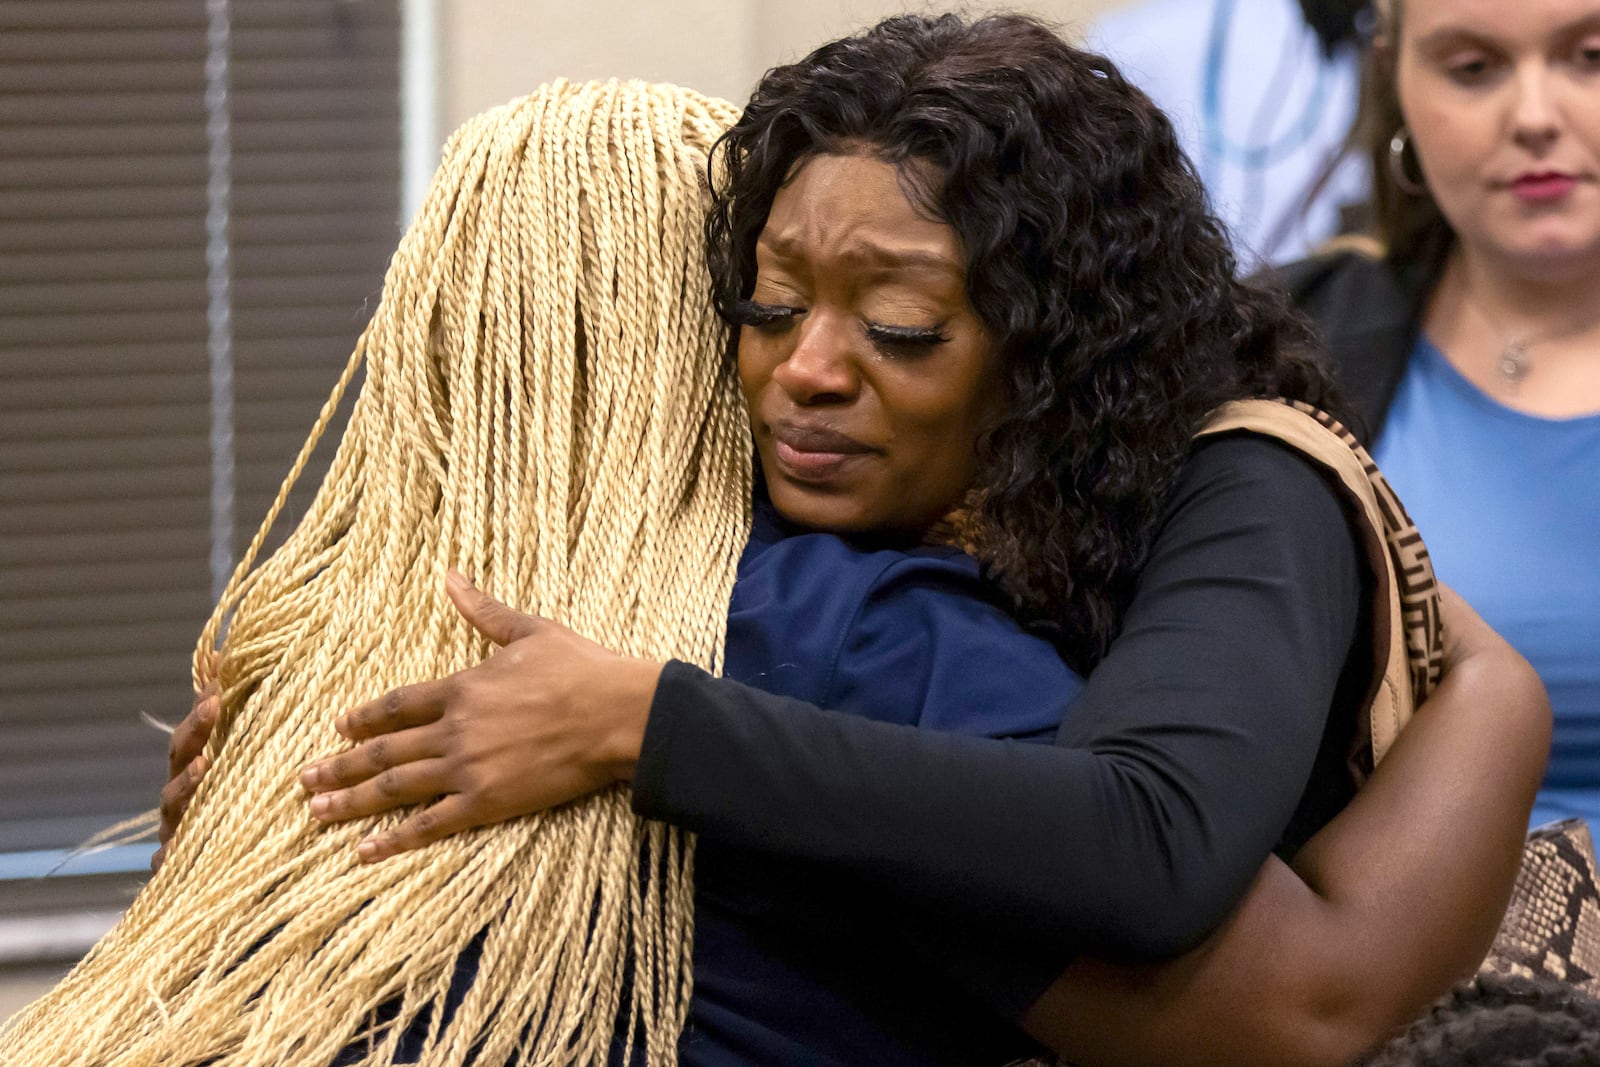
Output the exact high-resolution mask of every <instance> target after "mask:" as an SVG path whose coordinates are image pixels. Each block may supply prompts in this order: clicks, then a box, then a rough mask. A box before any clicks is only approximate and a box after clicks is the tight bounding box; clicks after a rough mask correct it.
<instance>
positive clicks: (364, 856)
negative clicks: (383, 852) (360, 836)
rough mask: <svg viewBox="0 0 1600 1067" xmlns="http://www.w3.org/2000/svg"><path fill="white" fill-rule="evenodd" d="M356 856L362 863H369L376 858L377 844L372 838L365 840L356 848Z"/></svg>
mask: <svg viewBox="0 0 1600 1067" xmlns="http://www.w3.org/2000/svg"><path fill="white" fill-rule="evenodd" d="M356 855H358V856H360V857H361V862H362V863H371V862H372V861H373V860H375V859H377V858H378V842H377V840H376V839H374V838H371V837H369V838H367V839H366V840H365V841H363V842H361V844H359V845H357V846H356Z"/></svg>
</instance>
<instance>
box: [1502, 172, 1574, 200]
mask: <svg viewBox="0 0 1600 1067" xmlns="http://www.w3.org/2000/svg"><path fill="white" fill-rule="evenodd" d="M1580 180H1581V176H1580V175H1577V174H1572V173H1569V172H1567V171H1564V170H1530V171H1525V172H1523V173H1522V174H1519V175H1517V176H1516V177H1515V178H1513V179H1511V180H1510V181H1509V182H1507V183H1506V186H1505V187H1506V188H1508V189H1510V190H1511V191H1512V192H1513V193H1516V194H1517V195H1518V196H1520V197H1522V198H1523V199H1525V200H1552V199H1556V198H1558V197H1562V196H1565V195H1566V194H1567V193H1569V192H1571V191H1572V189H1573V187H1574V186H1576V185H1577V184H1578V182H1579V181H1580Z"/></svg>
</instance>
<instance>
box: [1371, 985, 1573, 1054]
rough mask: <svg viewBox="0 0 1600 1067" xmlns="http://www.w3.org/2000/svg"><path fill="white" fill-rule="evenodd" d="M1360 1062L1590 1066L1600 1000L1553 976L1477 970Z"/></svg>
mask: <svg viewBox="0 0 1600 1067" xmlns="http://www.w3.org/2000/svg"><path fill="white" fill-rule="evenodd" d="M1361 1064H1362V1067H1474V1065H1478V1064H1482V1065H1483V1067H1489V1065H1491V1064H1492V1065H1493V1067H1594V1065H1595V1064H1600V1000H1596V999H1595V998H1594V997H1591V996H1589V995H1588V994H1586V993H1584V992H1583V991H1582V990H1580V989H1577V988H1576V987H1574V986H1571V985H1568V984H1567V983H1565V982H1562V981H1558V980H1557V979H1554V978H1549V977H1540V978H1518V977H1512V976H1509V975H1498V974H1482V975H1479V976H1478V977H1477V978H1475V979H1473V980H1472V981H1471V982H1468V983H1467V984H1465V985H1463V986H1461V987H1460V988H1458V989H1456V990H1455V991H1454V992H1452V993H1450V994H1448V995H1446V996H1445V997H1443V998H1442V999H1441V1000H1439V1001H1438V1002H1436V1003H1435V1004H1434V1005H1433V1007H1432V1008H1431V1009H1429V1011H1428V1012H1427V1013H1426V1014H1425V1015H1423V1016H1422V1018H1420V1019H1418V1020H1417V1021H1416V1022H1414V1023H1412V1024H1411V1026H1410V1027H1408V1028H1407V1029H1406V1031H1405V1033H1403V1034H1401V1035H1400V1036H1399V1037H1397V1038H1395V1039H1394V1040H1393V1041H1391V1042H1389V1044H1387V1045H1385V1046H1384V1047H1383V1048H1382V1049H1380V1050H1379V1051H1378V1052H1376V1053H1374V1054H1373V1055H1371V1056H1370V1057H1368V1058H1367V1059H1364V1060H1362V1061H1361Z"/></svg>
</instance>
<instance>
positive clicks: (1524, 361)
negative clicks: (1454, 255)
mask: <svg viewBox="0 0 1600 1067" xmlns="http://www.w3.org/2000/svg"><path fill="white" fill-rule="evenodd" d="M1473 306H1474V307H1475V308H1477V311H1478V314H1479V315H1481V316H1482V317H1483V321H1484V322H1485V323H1486V324H1488V327H1489V329H1491V330H1493V331H1494V332H1495V333H1496V334H1497V335H1499V339H1500V355H1499V357H1498V358H1497V359H1496V360H1495V370H1496V371H1498V372H1499V374H1500V380H1501V381H1502V382H1504V383H1505V386H1506V388H1507V389H1516V387H1517V386H1519V385H1521V384H1522V381H1523V379H1525V378H1526V377H1527V376H1528V375H1530V374H1532V373H1533V359H1532V357H1531V356H1530V355H1529V352H1530V351H1531V350H1532V349H1533V347H1534V346H1535V345H1542V344H1545V343H1546V342H1549V341H1560V340H1562V339H1564V338H1567V337H1576V336H1577V335H1578V334H1580V333H1582V332H1584V331H1585V330H1588V329H1591V328H1593V327H1594V326H1595V325H1596V324H1597V323H1600V319H1596V318H1592V319H1587V320H1585V321H1583V322H1580V323H1578V324H1577V325H1576V326H1564V327H1562V328H1561V329H1559V330H1551V331H1550V332H1549V333H1543V334H1536V335H1534V336H1533V337H1517V336H1514V335H1512V334H1511V333H1510V332H1509V331H1508V330H1506V329H1504V328H1503V327H1501V325H1500V324H1499V323H1498V322H1495V321H1494V318H1493V317H1492V316H1490V314H1489V312H1488V311H1487V310H1485V309H1484V307H1483V305H1482V304H1474V305H1473Z"/></svg>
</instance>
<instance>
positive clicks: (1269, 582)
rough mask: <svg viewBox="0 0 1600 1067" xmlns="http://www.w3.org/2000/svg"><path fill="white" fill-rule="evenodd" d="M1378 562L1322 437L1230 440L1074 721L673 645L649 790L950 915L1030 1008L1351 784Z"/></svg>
mask: <svg viewBox="0 0 1600 1067" xmlns="http://www.w3.org/2000/svg"><path fill="white" fill-rule="evenodd" d="M1364 570H1365V567H1364V564H1363V563H1362V562H1361V557H1360V554H1359V550H1358V549H1357V546H1356V542H1355V540H1354V537H1353V535H1352V533H1351V529H1350V526H1349V525H1348V523H1347V521H1346V519H1345V516H1344V513H1343V511H1342V505H1341V502H1340V499H1339V498H1338V496H1337V495H1336V493H1335V491H1334V490H1333V489H1332V488H1330V487H1329V486H1328V485H1327V484H1325V483H1324V481H1323V480H1322V477H1321V476H1320V475H1319V474H1318V473H1317V472H1316V471H1314V470H1313V469H1312V468H1311V467H1310V466H1309V465H1308V464H1307V463H1306V462H1305V461H1304V460H1302V459H1301V458H1300V457H1299V456H1298V455H1296V454H1294V453H1292V452H1291V451H1289V450H1287V449H1285V448H1282V447H1281V446H1279V445H1277V444H1275V443H1273V442H1270V441H1268V440H1265V439H1262V438H1258V437H1253V436H1249V435H1238V436H1230V437H1223V438H1215V439H1209V440H1207V441H1205V442H1203V443H1200V444H1198V445H1197V446H1196V447H1195V449H1194V453H1193V455H1192V456H1191V458H1190V460H1189V462H1188V464H1187V465H1186V467H1185V470H1184V472H1183V474H1182V475H1181V477H1180V479H1179V481H1178V484H1177V485H1176V486H1175V487H1174V490H1173V493H1172V494H1171V496H1170V498H1169V500H1168V502H1167V505H1166V507H1165V508H1164V511H1163V515H1162V518H1161V521H1160V525H1159V529H1158V532H1157V536H1156V538H1155V540H1154V542H1153V546H1152V551H1151V554H1150V558H1149V562H1148V564H1147V565H1146V567H1145V569H1144V571H1143V572H1142V575H1141V578H1140V581H1139V585H1138V588H1137V591H1136V594H1135V597H1134V600H1133V603H1132V605H1131V606H1130V608H1129V611H1128V613H1127V616H1126V620H1125V623H1124V626H1123V629H1122V632H1121V634H1120V635H1119V636H1118V638H1117V640H1116V642H1115V644H1114V645H1113V647H1112V648H1111V650H1110V652H1109V653H1108V654H1107V656H1106V657H1105V659H1104V660H1102V661H1101V663H1100V664H1099V665H1098V666H1097V667H1096V668H1095V670H1094V672H1093V674H1092V675H1091V677H1090V678H1089V680H1088V684H1087V686H1086V688H1085V691H1084V692H1083V694H1082V695H1081V696H1080V698H1079V699H1078V701H1077V702H1076V703H1075V704H1074V705H1073V706H1072V707H1071V709H1070V710H1069V712H1068V714H1067V717H1066V719H1065V720H1064V722H1063V723H1062V726H1061V730H1060V732H1059V734H1058V736H1057V739H1056V743H1055V745H1053V746H1043V745H1030V744H1024V743H1016V742H1006V741H994V740H986V739H978V738H970V737H959V736H953V735H949V734H940V733H933V732H926V731H918V730H916V729H914V728H908V727H902V726H895V725H890V724H885V723H878V722H873V721H870V720H866V719H862V718H858V717H854V716H850V715H846V714H840V713H833V712H827V711H822V710H820V709H817V708H815V707H812V706H810V705H807V704H802V703H799V702H796V701H792V700H788V699H785V698H782V697H775V696H772V695H770V694H767V693H763V692H761V691H759V690H756V689H751V688H748V687H746V686H742V685H739V684H737V683H734V682H731V681H728V680H725V679H717V678H713V677H711V676H709V675H707V674H705V673H704V672H702V671H699V670H697V669H696V668H693V667H690V666H688V665H686V664H682V663H671V664H669V665H668V666H667V668H666V670H664V671H663V673H662V676H661V681H660V684H659V686H658V688H657V691H656V695H655V700H654V703H653V705H652V707H651V711H650V719H649V723H648V726H647V728H646V732H645V738H644V746H643V750H642V752H641V755H640V760H639V763H638V767H637V769H636V773H635V779H634V798H635V799H634V804H635V807H636V809H637V810H638V811H639V812H640V813H641V814H644V815H646V816H649V817H651V818H656V819H662V820H665V821H668V822H671V823H674V824H677V825H679V826H683V827H685V828H687V829H690V830H694V831H696V832H698V833H700V834H703V835H706V836H707V837H710V838H712V839H715V840H719V841H722V842H725V843H727V844H730V845H736V846H741V847H749V848H758V849H763V850H765V851H767V852H769V853H774V854H777V855H781V856H784V857H788V858H792V859H797V860H803V861H807V862H814V863H818V864H822V865H826V866H827V867H829V868H832V869H834V870H836V871H837V872H838V873H839V874H840V875H841V876H845V877H849V878H852V879H855V880H857V881H859V882H860V883H861V884H862V885H864V886H868V887H872V888H875V889H878V890H881V891H882V892H884V893H885V894H887V895H889V896H891V897H893V898H894V899H897V900H900V901H903V902H904V903H905V905H906V907H907V909H908V912H907V913H908V914H912V915H923V916H929V917H930V918H931V920H932V921H931V922H930V923H929V928H930V929H932V930H939V929H941V928H943V926H944V924H946V923H948V924H949V930H950V931H951V935H950V936H949V937H948V938H941V937H938V936H934V937H933V938H932V940H931V942H930V943H929V944H928V945H925V946H924V948H925V950H926V951H927V952H928V953H929V954H930V955H931V956H932V957H933V961H932V962H934V964H935V965H938V966H942V967H944V968H946V969H948V970H950V971H951V972H952V973H956V972H960V973H962V974H963V975H965V976H966V978H967V980H968V981H969V982H970V983H971V984H972V987H973V988H975V989H976V990H977V991H979V992H980V993H981V994H982V995H983V996H984V998H985V999H986V1000H988V1001H989V1002H990V1003H991V1004H992V1005H994V1006H995V1007H997V1008H999V1009H1000V1010H1002V1011H1005V1012H1007V1013H1008V1014H1010V1015H1012V1016H1016V1015H1019V1014H1020V1013H1021V1012H1022V1011H1023V1010H1024V1009H1025V1008H1026V1007H1027V1005H1028V1004H1029V1003H1031V1001H1032V999H1033V998H1034V997H1035V996H1036V995H1037V994H1038V993H1039V992H1040V991H1042V989H1043V988H1044V986H1045V984H1047V983H1048V981H1049V980H1050V979H1051V978H1052V977H1054V975H1055V974H1057V973H1059V971H1060V970H1061V969H1062V968H1063V967H1064V966H1065V964H1066V963H1067V962H1069V961H1070V959H1071V958H1072V956H1073V955H1074V954H1076V953H1078V952H1083V951H1089V952H1093V953H1096V954H1100V955H1106V956H1110V957H1113V958H1134V959H1156V958H1166V957H1170V956H1174V955H1177V954H1179V953H1181V952H1183V951H1184V950H1186V949H1188V948H1189V947H1192V946H1193V945H1195V944H1196V943H1198V942H1199V941H1200V940H1201V939H1203V938H1204V937H1205V936H1206V935H1207V934H1208V933H1209V932H1210V931H1211V930H1212V929H1213V928H1214V927H1215V926H1216V925H1217V924H1219V923H1220V922H1221V920H1222V919H1223V918H1224V917H1225V916H1226V914H1227V913H1228V912H1229V911H1230V910H1231V909H1232V907H1233V906H1234V905H1235V904H1236V903H1237V901H1238V899H1239V898H1240V897H1241V895H1242V894H1243V892H1244V890H1245V888H1246V887H1247V886H1248V884H1249V882H1250V880H1251V878H1252V877H1253V876H1254V875H1255V873H1256V872H1257V871H1258V870H1259V869H1260V867H1261V864H1262V863H1263V862H1264V861H1265V859H1266V857H1267V856H1268V855H1269V853H1271V852H1272V851H1274V849H1277V850H1278V851H1280V852H1283V853H1289V852H1292V851H1293V850H1294V849H1295V848H1297V847H1298V846H1299V844H1301V843H1303V842H1304V840H1305V839H1306V838H1307V837H1309V836H1310V834H1311V833H1312V832H1314V831H1315V830H1316V829H1317V828H1318V827H1319V826H1321V825H1322V824H1323V823H1324V822H1326V820H1327V819H1328V818H1331V816H1332V814H1333V813H1334V812H1336V811H1337V810H1338V809H1339V808H1340V807H1342V806H1343V804H1344V802H1345V801H1346V800H1347V799H1348V797H1349V794H1350V789H1351V787H1350V782H1349V777H1348V775H1347V773H1346V771H1345V756H1346V754H1347V748H1348V739H1349V737H1350V736H1351V734H1352V721H1351V715H1352V714H1353V710H1354V708H1355V706H1356V704H1357V703H1358V701H1359V697H1360V695H1361V693H1362V692H1363V691H1364V690H1365V687H1366V682H1367V678H1366V675H1367V673H1368V672H1369V667H1368V662H1367V658H1366V647H1365V645H1366V643H1365V642H1364V641H1358V640H1357V639H1356V635H1357V634H1358V633H1361V632H1364V631H1363V630H1362V625H1363V623H1364V620H1365V615H1364V612H1365V610H1366V609H1365V606H1364V605H1365V601H1366V599H1367V595H1366V584H1367V582H1366V577H1365V573H1364ZM1334 708H1338V709H1340V711H1341V712H1342V714H1340V715H1337V716H1330V710H1331V709H1334ZM978 931H981V936H979V934H978V933H977V932H978Z"/></svg>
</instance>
